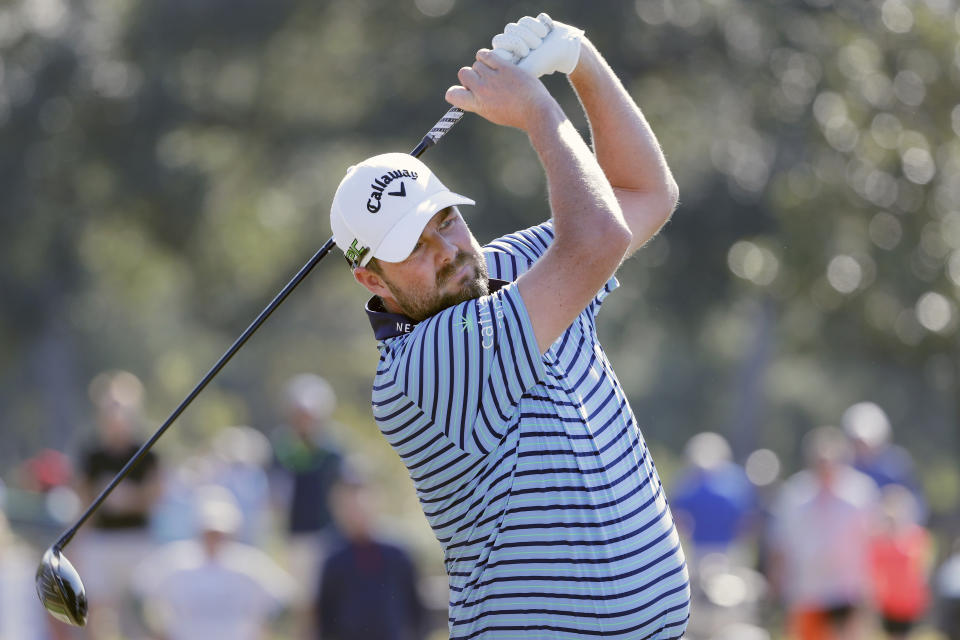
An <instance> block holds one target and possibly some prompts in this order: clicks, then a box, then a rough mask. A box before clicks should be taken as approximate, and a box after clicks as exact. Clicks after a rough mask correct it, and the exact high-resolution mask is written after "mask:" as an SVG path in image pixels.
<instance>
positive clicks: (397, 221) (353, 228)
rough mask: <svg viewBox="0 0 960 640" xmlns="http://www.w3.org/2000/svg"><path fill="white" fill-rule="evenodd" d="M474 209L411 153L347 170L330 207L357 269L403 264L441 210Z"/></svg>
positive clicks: (336, 234)
mask: <svg viewBox="0 0 960 640" xmlns="http://www.w3.org/2000/svg"><path fill="white" fill-rule="evenodd" d="M455 204H474V202H473V200H471V199H470V198H466V197H464V196H461V195H459V194H457V193H454V192H452V191H450V190H449V189H447V188H446V187H445V186H443V183H442V182H440V180H439V179H437V177H436V176H435V175H433V172H432V171H430V169H429V168H428V167H427V165H425V164H423V163H422V162H420V161H419V160H417V159H416V158H414V157H413V156H411V155H408V154H406V153H384V154H382V155H379V156H373V157H372V158H368V159H366V160H364V161H363V162H361V163H360V164H356V165H354V166H352V167H350V168H349V169H347V175H346V176H345V177H344V179H343V180H341V181H340V186H339V187H337V193H336V194H335V195H334V196H333V204H332V205H331V206H330V227H331V228H332V229H333V239H334V242H336V243H337V246H338V247H340V248H341V249H342V250H343V252H344V254H346V257H347V261H348V262H350V264H351V266H353V267H357V266H365V265H366V264H367V263H368V262H370V259H371V258H377V259H378V260H383V261H384V262H403V261H404V260H406V259H407V256H409V255H410V252H411V251H413V247H414V246H415V245H416V244H417V240H418V239H419V238H420V234H421V233H422V232H423V228H424V227H425V226H426V225H427V222H429V221H430V218H432V217H433V216H434V214H436V213H437V212H438V211H440V210H441V209H446V208H447V207H450V206H453V205H455Z"/></svg>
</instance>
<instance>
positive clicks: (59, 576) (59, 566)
mask: <svg viewBox="0 0 960 640" xmlns="http://www.w3.org/2000/svg"><path fill="white" fill-rule="evenodd" d="M462 117H463V111H462V110H461V109H458V108H456V107H454V108H452V109H450V110H449V111H447V113H446V114H445V115H444V116H443V118H441V119H440V120H439V121H438V122H437V124H436V125H434V126H433V128H432V129H430V131H429V132H428V133H427V135H425V136H424V137H423V139H422V140H421V141H420V143H419V144H418V145H417V146H416V148H414V150H413V151H411V152H410V155H412V156H414V157H415V158H419V157H420V156H421V155H422V154H423V152H424V151H426V150H427V149H429V148H430V147H432V146H433V145H435V144H436V143H437V142H438V141H439V140H440V138H442V137H443V136H444V135H445V134H446V133H447V131H449V130H450V128H451V127H453V125H455V124H456V123H457V122H459V121H460V118H462ZM334 244H335V243H334V240H333V238H330V239H329V240H327V241H326V242H325V243H324V244H323V246H322V247H320V249H319V250H318V251H317V252H316V253H315V254H314V256H313V257H312V258H310V260H309V261H307V263H306V264H305V265H303V267H301V268H300V271H298V272H297V274H296V275H295V276H294V277H293V279H292V280H290V282H288V283H287V285H286V286H285V287H284V288H283V289H282V290H281V291H280V293H278V294H277V295H276V297H275V298H274V299H273V300H272V301H271V302H270V304H268V305H267V306H266V308H264V310H263V311H261V312H260V315H258V316H257V317H256V319H255V320H254V321H253V322H252V323H251V324H250V326H249V327H247V329H246V330H245V331H244V332H243V333H242V334H241V335H240V337H239V338H237V339H236V341H235V342H234V343H233V345H232V346H231V347H230V348H229V349H227V351H226V353H224V354H223V355H222V356H221V357H220V359H219V360H217V362H216V364H214V365H213V367H212V368H211V369H210V371H208V372H207V374H206V375H205V376H204V377H203V379H202V380H201V381H200V382H199V383H198V384H197V386H196V387H194V389H193V391H191V392H190V394H189V395H188V396H187V397H186V398H185V399H184V400H183V402H181V403H180V405H179V406H178V407H177V408H176V409H174V411H173V413H171V414H170V417H168V418H167V419H166V421H165V422H164V423H163V424H162V425H161V426H160V428H159V429H157V431H156V433H154V434H153V436H151V437H150V439H149V440H147V441H146V443H144V445H143V446H142V447H140V449H138V450H137V452H136V453H135V454H134V455H133V457H132V458H130V460H128V461H127V463H126V464H125V465H124V466H123V468H122V469H121V470H120V471H119V472H118V473H117V475H116V476H115V477H114V478H113V480H111V481H110V484H108V485H107V487H106V488H105V489H104V490H103V491H101V492H100V495H99V496H97V498H96V499H95V500H94V501H93V503H91V505H90V506H89V507H87V510H86V511H84V512H83V514H81V516H80V518H79V519H78V520H77V522H76V523H74V525H73V526H72V527H70V528H69V529H67V530H66V532H64V534H63V535H62V536H60V539H59V540H57V541H56V542H55V543H54V544H53V546H51V547H50V548H49V549H47V551H46V553H44V554H43V558H42V559H41V560H40V566H39V567H37V576H36V587H37V595H38V596H39V597H40V602H42V603H43V606H44V607H45V608H46V609H47V611H49V612H50V614H51V615H52V616H53V617H55V618H57V619H58V620H61V621H63V622H66V623H67V624H71V625H74V626H79V627H82V626H84V625H85V624H86V623H87V608H88V603H87V594H86V592H85V591H84V588H83V582H82V581H81V580H80V574H78V573H77V570H76V569H74V567H73V565H72V564H71V563H70V561H69V560H67V557H66V556H65V555H63V549H64V548H65V547H66V546H67V545H68V544H70V541H71V540H72V539H73V537H74V535H76V533H77V530H78V529H79V528H80V527H81V526H83V523H84V522H86V521H87V519H88V518H89V517H90V516H91V515H92V514H93V512H94V511H96V510H97V508H98V507H99V506H100V505H101V504H102V503H103V501H104V500H106V498H107V496H109V495H110V492H111V491H113V490H114V488H115V487H116V486H117V485H118V484H119V483H120V481H122V480H123V479H124V477H126V475H127V474H128V473H129V472H130V470H131V469H132V468H133V466H134V465H136V464H137V462H139V461H140V459H141V458H143V456H144V455H145V454H146V452H147V451H149V450H150V448H151V447H153V445H154V444H155V443H156V442H157V440H159V439H160V436H162V435H163V434H164V433H165V432H166V430H167V429H168V428H169V427H170V425H171V424H173V421H174V420H176V419H177V417H178V416H179V415H180V414H181V413H183V411H184V410H185V409H186V408H187V407H188V406H189V405H190V403H191V402H193V400H194V398H196V397H197V395H198V394H199V393H200V392H201V391H203V389H204V388H205V387H206V386H207V385H208V384H209V383H210V381H211V380H213V378H214V377H215V376H216V375H217V374H218V373H219V372H220V370H221V369H222V368H223V367H224V365H226V364H227V362H229V361H230V359H231V358H232V357H233V356H234V354H236V353H237V351H239V350H240V347H242V346H243V345H244V344H245V343H246V342H247V340H248V339H249V338H250V336H252V335H253V334H254V332H255V331H256V330H257V329H258V328H260V325H261V324H263V322H264V321H265V320H266V319H267V318H268V317H270V314H272V313H273V312H274V311H275V310H276V308H277V307H279V306H280V304H281V303H282V302H283V301H284V300H285V299H286V298H287V296H288V295H290V293H291V292H292V291H293V290H294V289H296V287H297V285H299V284H300V282H301V281H303V279H304V278H306V277H307V274H309V273H310V271H312V270H313V268H314V267H315V266H316V265H317V263H318V262H320V260H322V259H323V257H324V256H325V255H327V253H329V251H330V249H332V248H333V246H334Z"/></svg>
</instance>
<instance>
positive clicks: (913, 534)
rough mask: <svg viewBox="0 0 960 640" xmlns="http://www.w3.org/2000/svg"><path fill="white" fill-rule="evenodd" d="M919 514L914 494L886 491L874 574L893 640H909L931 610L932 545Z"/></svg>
mask: <svg viewBox="0 0 960 640" xmlns="http://www.w3.org/2000/svg"><path fill="white" fill-rule="evenodd" d="M917 512H918V508H917V503H916V499H915V498H914V497H913V494H912V493H911V492H910V490H909V489H907V488H906V487H902V486H900V485H888V486H886V487H884V489H883V493H882V496H881V518H880V523H879V527H878V531H877V533H876V535H874V537H873V539H872V540H871V541H870V572H871V579H872V582H873V592H874V600H875V603H876V607H877V611H878V612H879V614H880V619H881V622H882V624H883V630H884V631H885V632H886V634H887V637H888V638H890V640H901V639H903V638H906V637H907V636H908V634H909V633H910V630H911V629H912V628H913V627H914V625H915V624H916V623H917V622H918V621H919V620H920V619H921V618H922V617H923V615H924V614H925V613H926V612H927V609H928V607H929V606H930V589H929V586H928V584H927V578H928V573H929V568H930V558H931V552H932V541H931V537H930V534H929V532H928V531H927V530H926V529H925V528H924V527H922V526H921V525H919V524H917V519H916V516H917Z"/></svg>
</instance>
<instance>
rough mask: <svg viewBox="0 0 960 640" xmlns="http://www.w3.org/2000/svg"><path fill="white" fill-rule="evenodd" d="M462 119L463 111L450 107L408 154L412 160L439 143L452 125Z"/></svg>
mask: <svg viewBox="0 0 960 640" xmlns="http://www.w3.org/2000/svg"><path fill="white" fill-rule="evenodd" d="M462 117H463V109H461V108H460V107H451V108H450V110H449V111H447V112H446V113H445V114H444V116H443V117H442V118H440V119H439V120H438V121H437V124H435V125H433V128H432V129H430V131H428V132H427V135H425V136H423V139H422V140H421V141H420V144H418V145H417V146H416V147H415V148H414V150H413V151H411V152H410V155H412V156H413V157H414V158H419V157H420V156H421V155H423V152H424V151H426V150H427V149H429V148H430V147H432V146H433V145H435V144H437V142H439V141H440V138H442V137H443V136H445V135H446V134H447V131H449V130H450V129H451V128H452V127H453V125H455V124H457V123H458V122H460V118H462Z"/></svg>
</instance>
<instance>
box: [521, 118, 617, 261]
mask: <svg viewBox="0 0 960 640" xmlns="http://www.w3.org/2000/svg"><path fill="white" fill-rule="evenodd" d="M527 133H528V134H529V136H530V142H531V144H532V145H533V148H534V149H535V150H536V152H537V155H538V156H539V157H540V162H541V163H542V165H543V168H544V171H545V173H546V176H547V187H548V192H549V196H550V208H551V211H552V214H553V224H554V236H555V237H554V245H557V244H560V245H567V244H568V243H569V244H570V245H571V246H570V250H572V251H576V252H583V253H586V254H590V255H596V254H595V253H594V252H596V251H598V250H602V252H603V253H605V254H610V253H615V252H617V251H618V250H619V249H618V247H619V245H620V244H623V250H624V251H625V250H626V247H627V244H629V240H630V232H629V228H628V226H627V224H626V221H625V220H624V218H623V214H622V212H621V211H620V206H619V205H618V203H617V199H616V196H615V195H614V193H613V189H612V188H611V186H610V183H609V182H608V181H607V178H606V176H605V175H604V173H603V171H602V169H601V168H600V166H599V165H598V164H597V160H596V158H595V157H594V155H593V153H591V151H590V149H589V147H587V145H586V143H585V142H584V141H583V138H581V137H580V134H579V133H577V131H576V128H575V127H574V126H573V124H572V123H571V122H570V121H569V120H568V119H567V117H566V116H565V115H564V114H563V112H562V111H561V110H560V109H559V107H557V108H556V109H555V110H550V111H549V112H546V111H545V112H544V117H543V118H541V119H539V120H538V121H537V123H536V124H535V125H534V126H532V127H531V128H530V129H528V131H527ZM622 255H623V251H620V256H618V258H619V257H622Z"/></svg>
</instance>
